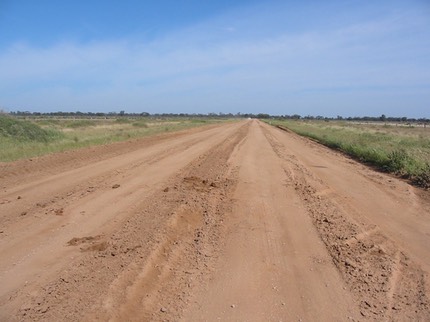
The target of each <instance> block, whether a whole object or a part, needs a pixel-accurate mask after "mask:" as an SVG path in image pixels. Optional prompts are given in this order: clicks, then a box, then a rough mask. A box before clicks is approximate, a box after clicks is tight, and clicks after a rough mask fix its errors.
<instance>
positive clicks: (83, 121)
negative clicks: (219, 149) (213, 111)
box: [0, 115, 226, 162]
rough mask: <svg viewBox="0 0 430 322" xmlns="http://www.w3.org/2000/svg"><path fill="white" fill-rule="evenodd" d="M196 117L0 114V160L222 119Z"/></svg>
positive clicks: (132, 137) (123, 139)
mask: <svg viewBox="0 0 430 322" xmlns="http://www.w3.org/2000/svg"><path fill="white" fill-rule="evenodd" d="M225 121H226V120H213V119H197V118H193V119H190V118H185V117H184V118H158V119H157V118H150V117H138V118H128V117H114V118H89V117H87V118H75V119H72V118H57V117H47V118H38V117H27V118H19V119H18V118H11V117H6V116H2V115H0V162H1V161H13V160H18V159H21V158H30V157H35V156H40V155H44V154H47V153H53V152H61V151H67V150H73V149H78V148H82V147H88V146H93V145H101V144H109V143H113V142H119V141H125V140H130V139H134V138H140V137H144V136H151V135H155V134H159V133H165V132H173V131H178V130H183V129H187V128H191V127H196V126H201V125H207V124H213V123H219V122H225Z"/></svg>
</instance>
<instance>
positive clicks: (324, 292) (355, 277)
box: [0, 120, 430, 321]
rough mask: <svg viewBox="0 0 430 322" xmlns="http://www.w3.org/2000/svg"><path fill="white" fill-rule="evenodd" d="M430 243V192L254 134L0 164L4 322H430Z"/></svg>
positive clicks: (231, 128) (142, 142) (236, 126)
mask: <svg viewBox="0 0 430 322" xmlns="http://www.w3.org/2000/svg"><path fill="white" fill-rule="evenodd" d="M112 126H115V125H112ZM62 128H64V127H63V126H62ZM130 128H131V129H132V127H130ZM70 131H71V132H73V128H72V130H70ZM351 131H352V130H351ZM63 132H64V135H68V134H67V131H63ZM429 245H430V192H429V191H428V190H424V189H422V188H418V187H416V186H412V185H410V184H408V183H407V182H406V181H404V180H401V179H399V178H397V177H395V176H393V175H390V174H387V173H383V172H379V171H374V170H373V169H372V168H370V167H368V166H365V165H363V164H362V163H360V162H357V161H355V160H354V159H351V158H349V157H346V156H345V155H344V154H343V153H340V152H338V151H336V150H333V149H330V148H327V147H325V146H323V145H321V144H319V143H316V142H314V141H313V140H310V139H308V138H305V137H302V136H299V135H297V134H295V133H294V132H291V131H285V130H281V129H279V128H276V127H273V126H270V125H268V124H266V123H263V122H260V121H258V120H242V121H240V122H225V123H221V124H209V125H207V126H200V127H195V128H189V129H185V130H183V131H176V132H167V133H160V134H158V135H155V136H147V137H143V138H136V139H133V140H127V141H122V142H115V143H112V144H104V145H98V146H91V147H86V148H82V149H75V150H73V151H66V152H61V153H51V154H48V155H44V156H41V157H33V158H31V159H22V160H18V161H13V162H0V258H1V260H0V285H1V287H0V321H430V288H429V287H430V247H429Z"/></svg>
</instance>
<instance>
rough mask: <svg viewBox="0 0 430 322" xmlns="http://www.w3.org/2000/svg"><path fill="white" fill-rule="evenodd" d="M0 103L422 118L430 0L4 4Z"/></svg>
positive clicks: (428, 80) (426, 113) (8, 0)
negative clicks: (383, 115) (382, 115)
mask: <svg viewBox="0 0 430 322" xmlns="http://www.w3.org/2000/svg"><path fill="white" fill-rule="evenodd" d="M232 3H233V4H232ZM0 108H3V109H6V110H9V111H13V110H28V111H47V112H48V111H78V110H79V111H92V112H99V111H101V112H110V111H120V110H125V111H127V112H142V111H147V112H150V113H157V112H166V113H169V112H184V113H209V112H223V113H229V112H231V113H237V112H242V113H246V112H250V113H260V112H263V113H270V114H278V115H281V114H295V113H297V114H301V115H323V116H336V115H342V116H364V115H373V116H378V115H381V114H386V115H390V116H409V117H430V1H427V0H422V1H419V0H410V1H396V0H393V1H384V0H381V1H352V0H344V1H250V0H248V1H245V0H236V1H204V0H200V1H195V0H186V1H163V0H160V1H106V0H105V1H95V0H93V1H78V0H75V1H53V0H38V1H31V0H0Z"/></svg>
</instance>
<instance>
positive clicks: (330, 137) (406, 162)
mask: <svg viewBox="0 0 430 322" xmlns="http://www.w3.org/2000/svg"><path fill="white" fill-rule="evenodd" d="M271 123H272V124H273V125H280V126H283V127H286V128H288V129H290V130H292V131H294V132H296V133H297V134H300V135H302V136H306V137H309V138H312V139H314V140H316V141H318V142H320V143H322V144H324V145H326V146H328V147H331V148H334V149H337V150H340V151H343V152H345V153H347V154H348V155H350V156H352V157H354V158H356V159H358V160H359V161H362V162H365V163H369V164H372V165H374V166H377V167H378V168H380V169H381V170H383V171H387V172H390V173H394V174H397V175H400V176H403V177H406V178H409V179H411V180H412V182H414V183H415V184H417V185H419V186H422V187H425V188H430V128H424V127H405V126H396V125H394V124H393V125H389V124H387V125H384V124H358V123H348V122H340V121H331V122H323V121H290V120H289V121H271Z"/></svg>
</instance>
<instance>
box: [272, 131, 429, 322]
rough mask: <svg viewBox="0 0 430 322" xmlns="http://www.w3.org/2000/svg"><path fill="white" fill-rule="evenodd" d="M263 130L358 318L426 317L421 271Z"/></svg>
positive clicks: (422, 274)
mask: <svg viewBox="0 0 430 322" xmlns="http://www.w3.org/2000/svg"><path fill="white" fill-rule="evenodd" d="M263 129H264V132H265V135H266V137H267V139H268V140H269V142H270V143H271V145H272V147H273V149H274V151H275V152H276V153H277V154H278V156H279V157H280V158H281V159H283V160H284V162H285V171H286V173H287V175H288V177H289V178H291V180H290V181H289V182H288V184H289V185H293V186H294V187H295V190H296V191H297V192H298V194H299V196H300V197H301V199H302V200H303V203H304V204H305V205H306V208H307V212H308V214H309V216H310V217H311V218H312V220H313V223H314V225H315V227H316V228H317V230H318V232H319V234H320V237H321V239H322V240H323V242H324V243H325V245H326V247H327V249H328V251H329V253H330V255H331V257H332V259H333V262H334V263H335V265H336V267H337V268H338V270H339V272H340V273H341V275H342V276H343V278H344V280H345V282H346V283H347V284H348V286H349V288H350V290H351V292H352V293H353V294H354V295H355V296H356V298H357V299H358V300H359V306H360V313H361V315H362V319H363V320H374V321H381V320H386V321H404V320H415V321H424V320H427V319H429V318H430V301H429V298H428V296H427V295H426V287H427V286H426V285H425V282H424V281H425V275H426V274H425V272H424V271H423V270H422V269H421V268H420V267H419V266H418V265H417V264H416V263H414V262H412V261H411V260H410V259H409V258H408V256H407V255H406V254H405V253H404V252H403V251H402V250H400V249H399V248H398V247H397V245H396V244H394V243H393V241H391V240H390V239H389V238H388V237H387V236H385V235H384V234H383V232H382V231H381V230H380V229H379V228H378V227H375V226H374V225H373V227H372V226H369V225H368V224H364V223H359V222H357V221H355V220H354V219H352V218H351V216H350V215H348V214H347V213H346V212H345V211H344V210H343V209H342V208H341V207H340V205H339V204H338V203H334V202H333V201H332V199H331V198H330V194H327V193H326V191H331V190H330V188H329V187H326V186H325V185H324V183H323V182H322V181H321V180H320V179H319V178H318V177H316V176H315V175H314V174H313V173H312V172H310V171H309V169H307V168H306V167H304V166H303V165H302V164H301V163H300V161H299V160H298V159H297V158H296V157H294V156H292V155H290V154H288V147H286V146H283V145H282V144H281V143H280V142H279V141H277V140H276V139H275V137H274V136H272V135H271V133H270V131H269V130H268V129H267V128H266V126H264V127H263ZM316 187H317V188H316ZM330 193H331V194H332V193H334V192H330ZM405 285H409V286H410V287H405Z"/></svg>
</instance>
